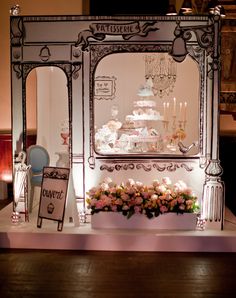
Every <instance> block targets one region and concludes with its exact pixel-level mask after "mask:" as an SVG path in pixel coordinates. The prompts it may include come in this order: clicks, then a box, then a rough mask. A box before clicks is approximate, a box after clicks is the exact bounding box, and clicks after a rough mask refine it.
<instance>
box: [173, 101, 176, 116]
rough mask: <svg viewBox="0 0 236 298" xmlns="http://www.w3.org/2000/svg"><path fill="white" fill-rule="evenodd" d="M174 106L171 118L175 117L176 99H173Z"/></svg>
mask: <svg viewBox="0 0 236 298" xmlns="http://www.w3.org/2000/svg"><path fill="white" fill-rule="evenodd" d="M173 101H174V105H173V116H174V117H176V98H175V97H174V99H173Z"/></svg>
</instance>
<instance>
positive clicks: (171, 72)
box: [145, 53, 176, 98]
mask: <svg viewBox="0 0 236 298" xmlns="http://www.w3.org/2000/svg"><path fill="white" fill-rule="evenodd" d="M145 78H146V79H147V80H148V79H150V78H151V79H152V84H153V86H152V90H153V93H154V95H158V96H159V97H161V98H162V97H163V96H164V95H169V93H170V92H172V91H173V88H174V84H175V81H176V62H175V61H174V60H173V58H172V57H171V56H170V57H166V56H165V54H164V53H158V54H157V55H155V54H152V55H145Z"/></svg>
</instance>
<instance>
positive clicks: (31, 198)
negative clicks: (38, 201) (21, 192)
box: [28, 185, 34, 213]
mask: <svg viewBox="0 0 236 298" xmlns="http://www.w3.org/2000/svg"><path fill="white" fill-rule="evenodd" d="M33 200H34V185H31V186H30V189H29V200H28V203H29V213H32V210H33Z"/></svg>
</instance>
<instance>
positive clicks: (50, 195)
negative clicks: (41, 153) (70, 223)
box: [37, 167, 70, 231]
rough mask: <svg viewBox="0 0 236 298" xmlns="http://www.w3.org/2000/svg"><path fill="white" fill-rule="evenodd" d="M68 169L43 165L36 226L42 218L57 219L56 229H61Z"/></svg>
mask: <svg viewBox="0 0 236 298" xmlns="http://www.w3.org/2000/svg"><path fill="white" fill-rule="evenodd" d="M69 176H70V169H68V168H58V167H44V169H43V180H42V185H41V193H40V202H39V212H38V221H37V227H38V228H41V226H42V220H43V218H45V219H49V220H54V221H58V226H57V230H58V231H62V228H63V222H64V215H65V204H66V197H67V189H68V182H69Z"/></svg>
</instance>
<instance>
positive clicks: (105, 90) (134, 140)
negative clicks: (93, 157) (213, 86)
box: [94, 53, 200, 155]
mask: <svg viewBox="0 0 236 298" xmlns="http://www.w3.org/2000/svg"><path fill="white" fill-rule="evenodd" d="M189 74H191V76H190V75H189ZM172 78H173V79H172ZM199 90H200V75H199V69H198V64H197V63H196V62H195V61H194V60H193V59H192V58H191V57H190V56H188V57H187V58H186V59H185V60H184V62H182V63H176V62H174V60H173V59H172V58H171V56H170V55H169V54H168V53H151V54H150V53H118V54H111V55H108V56H106V57H104V58H103V59H102V60H101V61H100V62H99V64H98V66H97V68H96V71H95V75H94V118H95V122H94V125H95V127H94V128H95V136H94V139H95V150H96V152H97V153H98V154H101V155H103V154H105V155H106V154H108V155H109V154H175V155H176V154H182V153H183V150H184V149H185V147H186V146H187V147H188V146H191V145H192V148H191V149H190V150H189V151H188V152H186V153H187V154H191V155H194V154H197V153H198V146H197V144H198V142H199V117H200V116H199V115H200V112H199V102H200V101H199V97H200V92H199ZM178 143H179V145H178ZM180 143H181V144H183V146H182V147H181V148H180V146H181V144H180ZM193 144H194V145H193ZM181 150H182V151H181Z"/></svg>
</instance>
